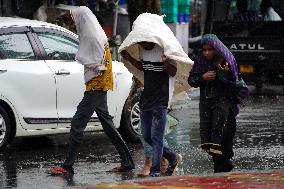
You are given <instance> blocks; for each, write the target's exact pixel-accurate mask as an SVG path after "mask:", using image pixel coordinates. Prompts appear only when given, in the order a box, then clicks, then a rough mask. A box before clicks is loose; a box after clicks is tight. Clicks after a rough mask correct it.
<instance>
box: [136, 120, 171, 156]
mask: <svg viewBox="0 0 284 189" xmlns="http://www.w3.org/2000/svg"><path fill="white" fill-rule="evenodd" d="M168 125H169V124H168V122H167V123H166V128H165V130H166V129H167V126H168ZM138 131H139V139H140V141H141V143H142V146H143V150H144V155H145V157H148V158H152V154H153V149H152V146H151V145H150V144H148V143H147V142H146V141H145V140H144V138H143V136H142V133H141V122H139V123H138ZM164 146H166V147H168V146H169V144H168V142H167V140H166V138H165V137H164Z"/></svg>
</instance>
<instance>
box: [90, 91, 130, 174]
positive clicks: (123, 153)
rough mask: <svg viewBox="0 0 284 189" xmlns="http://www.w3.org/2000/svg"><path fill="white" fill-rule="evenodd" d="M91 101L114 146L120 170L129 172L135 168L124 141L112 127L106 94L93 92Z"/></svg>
mask: <svg viewBox="0 0 284 189" xmlns="http://www.w3.org/2000/svg"><path fill="white" fill-rule="evenodd" d="M93 101H94V102H95V105H94V106H95V111H96V113H97V116H98V118H99V120H100V122H101V124H102V127H103V129H104V132H105V134H106V135H107V136H108V138H109V139H110V141H111V143H112V144H113V145H114V146H115V148H116V150H117V152H118V153H119V155H120V158H121V168H122V169H125V170H131V169H134V168H135V165H134V162H133V159H132V157H131V154H130V152H129V150H128V147H127V146H126V144H125V142H124V140H123V139H122V138H121V136H120V134H119V133H118V131H117V130H116V128H115V127H114V125H113V122H112V117H111V116H110V115H109V113H108V107H107V92H104V91H94V95H93Z"/></svg>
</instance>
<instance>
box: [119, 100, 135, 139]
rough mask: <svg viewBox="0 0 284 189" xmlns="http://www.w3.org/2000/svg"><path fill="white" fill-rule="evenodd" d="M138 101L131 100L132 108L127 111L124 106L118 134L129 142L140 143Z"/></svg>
mask: <svg viewBox="0 0 284 189" xmlns="http://www.w3.org/2000/svg"><path fill="white" fill-rule="evenodd" d="M138 104H139V100H138V98H134V99H133V100H132V108H131V110H130V111H129V110H128V109H127V108H126V105H124V108H123V113H122V116H121V123H120V128H119V130H120V133H121V134H122V136H123V138H124V139H125V140H127V141H129V142H140V139H139V133H138V125H139V122H140V109H139V105H138Z"/></svg>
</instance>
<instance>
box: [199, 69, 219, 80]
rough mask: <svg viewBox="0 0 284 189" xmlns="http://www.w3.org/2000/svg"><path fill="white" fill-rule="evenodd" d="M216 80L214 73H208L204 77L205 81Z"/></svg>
mask: <svg viewBox="0 0 284 189" xmlns="http://www.w3.org/2000/svg"><path fill="white" fill-rule="evenodd" d="M215 78H216V73H215V72H214V71H208V72H206V73H205V74H203V75H202V79H203V80H205V81H212V80H214V79H215Z"/></svg>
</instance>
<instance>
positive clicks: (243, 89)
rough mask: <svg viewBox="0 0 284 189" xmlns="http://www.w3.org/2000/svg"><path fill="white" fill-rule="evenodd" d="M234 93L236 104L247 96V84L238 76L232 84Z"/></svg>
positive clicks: (240, 102)
mask: <svg viewBox="0 0 284 189" xmlns="http://www.w3.org/2000/svg"><path fill="white" fill-rule="evenodd" d="M234 95H235V100H236V102H237V104H242V103H243V102H244V101H245V100H246V99H247V98H248V96H249V90H248V86H247V84H246V83H245V81H244V80H243V78H241V77H240V76H239V77H238V79H237V80H236V83H235V86H234Z"/></svg>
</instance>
